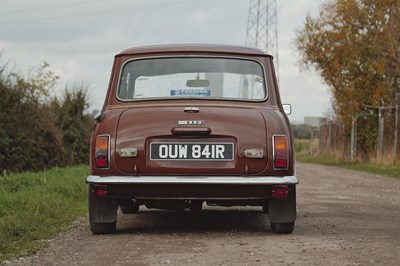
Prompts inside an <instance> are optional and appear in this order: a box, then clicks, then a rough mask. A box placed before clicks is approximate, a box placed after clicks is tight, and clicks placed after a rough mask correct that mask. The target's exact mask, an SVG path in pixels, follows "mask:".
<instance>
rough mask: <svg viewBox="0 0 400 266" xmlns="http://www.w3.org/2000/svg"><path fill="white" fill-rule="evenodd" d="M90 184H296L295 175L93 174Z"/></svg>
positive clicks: (88, 181) (90, 177)
mask: <svg viewBox="0 0 400 266" xmlns="http://www.w3.org/2000/svg"><path fill="white" fill-rule="evenodd" d="M86 182H87V183H90V184H220V185H223V184H226V185H296V184H298V183H299V181H298V180H297V177H296V176H283V177H280V176H279V177H278V176H259V177H255V176H252V177H239V176H207V177H198V176H139V177H138V176H95V175H90V176H88V177H87V179H86Z"/></svg>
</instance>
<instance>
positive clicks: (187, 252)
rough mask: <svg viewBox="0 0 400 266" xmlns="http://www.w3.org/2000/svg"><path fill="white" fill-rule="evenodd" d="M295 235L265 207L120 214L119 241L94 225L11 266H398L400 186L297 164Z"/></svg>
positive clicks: (79, 227) (82, 225) (77, 227)
mask: <svg viewBox="0 0 400 266" xmlns="http://www.w3.org/2000/svg"><path fill="white" fill-rule="evenodd" d="M297 176H298V178H299V180H300V184H299V185H298V190H297V191H298V192H297V197H298V200H297V201H298V219H297V221H296V227H295V231H294V233H293V234H292V235H275V234H273V233H271V230H270V227H269V222H268V218H267V216H266V215H265V214H264V213H262V211H261V209H260V208H254V207H248V208H241V207H240V208H220V207H218V208H217V207H205V208H204V210H203V211H202V212H200V213H198V214H195V213H189V212H184V213H182V212H169V211H159V210H147V209H146V208H144V207H141V209H140V213H139V214H133V215H124V214H121V213H118V224H117V234H115V235H103V236H93V235H92V234H91V233H90V231H89V227H88V221H87V220H85V219H83V220H78V221H76V222H75V223H74V224H73V225H72V226H71V230H69V231H68V232H65V233H62V234H60V235H59V236H57V237H56V238H54V239H52V240H49V241H50V246H49V247H48V248H46V249H44V250H41V251H39V252H38V253H36V254H35V255H32V256H30V257H23V258H19V259H15V260H11V261H7V262H6V264H9V265H400V250H399V247H400V193H399V192H400V181H399V180H396V179H391V178H386V177H381V176H377V175H373V174H367V173H362V172H357V171H351V170H345V169H341V168H337V167H326V166H319V165H313V164H303V163H299V164H298V165H297Z"/></svg>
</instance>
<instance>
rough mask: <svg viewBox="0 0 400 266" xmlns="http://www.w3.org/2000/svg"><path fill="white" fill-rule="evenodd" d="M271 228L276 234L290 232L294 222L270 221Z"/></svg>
mask: <svg viewBox="0 0 400 266" xmlns="http://www.w3.org/2000/svg"><path fill="white" fill-rule="evenodd" d="M271 230H272V232H273V233H276V234H291V233H292V232H293V230H294V222H290V223H271Z"/></svg>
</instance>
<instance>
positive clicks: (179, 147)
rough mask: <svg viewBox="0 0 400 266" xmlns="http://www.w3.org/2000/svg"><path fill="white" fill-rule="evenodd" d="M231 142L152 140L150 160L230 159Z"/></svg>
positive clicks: (231, 158)
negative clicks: (165, 141)
mask: <svg viewBox="0 0 400 266" xmlns="http://www.w3.org/2000/svg"><path fill="white" fill-rule="evenodd" d="M233 147H234V146H233V143H185V142H179V143H175V142H168V143H160V142H152V143H150V160H187V161H232V160H233V150H234V148H233Z"/></svg>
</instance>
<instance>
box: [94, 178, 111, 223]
mask: <svg viewBox="0 0 400 266" xmlns="http://www.w3.org/2000/svg"><path fill="white" fill-rule="evenodd" d="M117 207H118V203H117V199H115V198H107V197H106V198H100V197H96V195H95V194H94V190H93V186H92V185H89V218H90V221H91V222H92V223H113V222H115V221H116V220H117Z"/></svg>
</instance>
